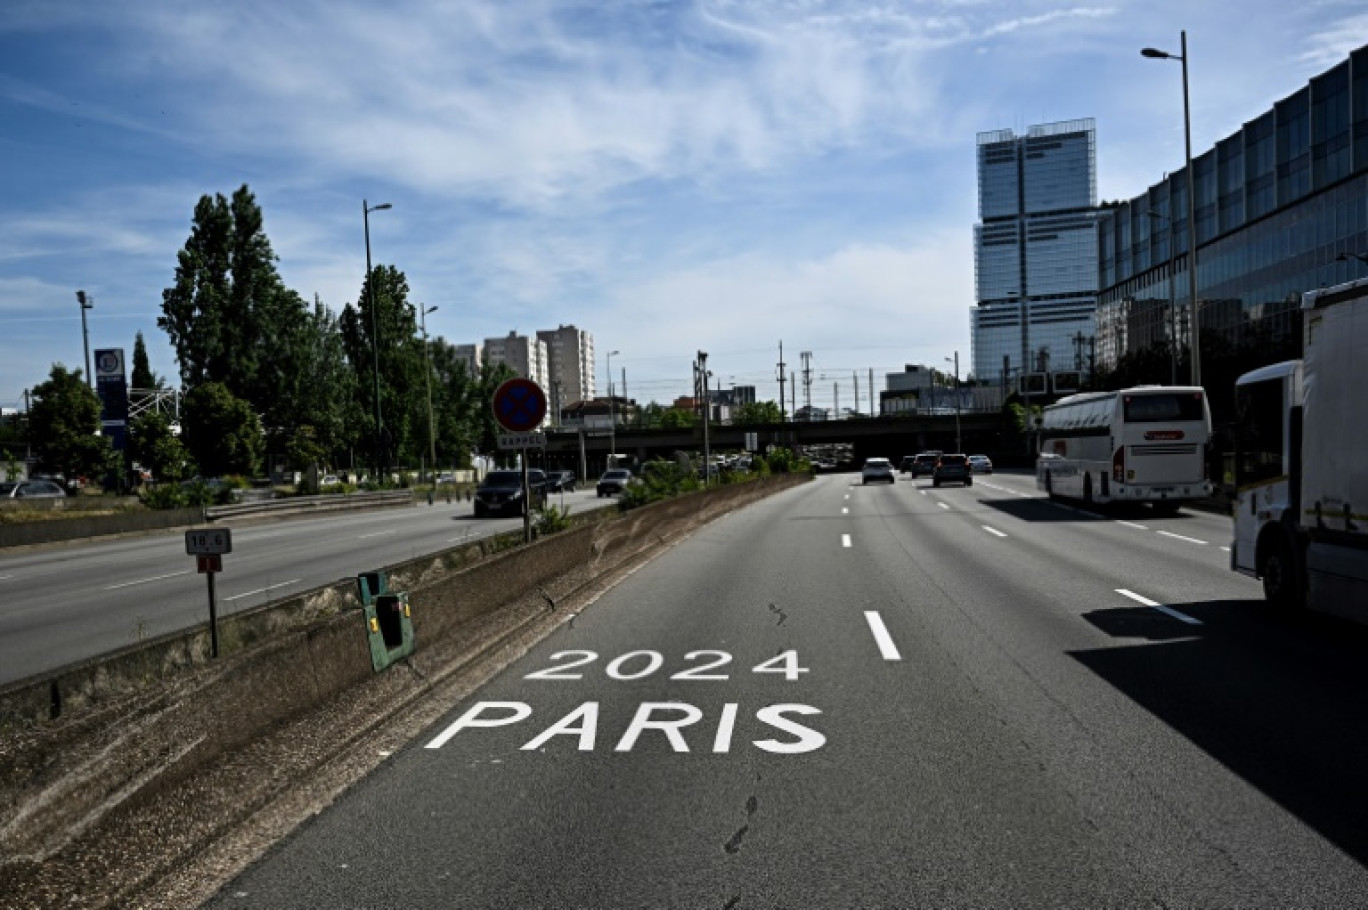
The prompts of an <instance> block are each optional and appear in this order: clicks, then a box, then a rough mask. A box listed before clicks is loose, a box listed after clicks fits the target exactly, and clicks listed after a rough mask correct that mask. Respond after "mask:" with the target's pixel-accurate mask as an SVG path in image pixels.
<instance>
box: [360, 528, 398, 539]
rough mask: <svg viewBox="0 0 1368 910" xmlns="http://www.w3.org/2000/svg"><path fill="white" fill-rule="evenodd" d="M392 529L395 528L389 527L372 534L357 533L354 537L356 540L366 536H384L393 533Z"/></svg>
mask: <svg viewBox="0 0 1368 910" xmlns="http://www.w3.org/2000/svg"><path fill="white" fill-rule="evenodd" d="M394 530H395V529H393V528H391V529H390V530H388V531H376V532H375V533H374V534H359V535H357V538H356V539H357V540H365V539H366V538H368V537H384V536H385V535H387V534H393V533H394Z"/></svg>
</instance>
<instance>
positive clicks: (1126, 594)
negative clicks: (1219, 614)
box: [1116, 588, 1202, 626]
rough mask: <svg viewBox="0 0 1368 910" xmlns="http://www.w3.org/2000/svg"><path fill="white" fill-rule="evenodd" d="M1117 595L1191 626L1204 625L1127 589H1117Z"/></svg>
mask: <svg viewBox="0 0 1368 910" xmlns="http://www.w3.org/2000/svg"><path fill="white" fill-rule="evenodd" d="M1116 593H1117V594H1120V595H1121V596H1123V597H1129V598H1130V599H1131V600H1133V601H1135V602H1136V603H1140V604H1144V605H1145V606H1147V607H1152V608H1153V609H1155V610H1158V611H1159V612H1160V613H1164V614H1166V615H1168V616H1172V617H1173V618H1174V619H1176V620H1178V621H1179V622H1185V623H1187V624H1188V625H1190V626H1200V625H1201V624H1202V621H1201V620H1200V619H1193V618H1192V617H1191V616H1188V615H1187V614H1186V613H1180V612H1178V611H1177V610H1175V609H1173V608H1172V607H1166V606H1164V605H1163V604H1161V603H1158V602H1157V601H1153V600H1150V599H1149V598H1148V597H1141V596H1140V595H1139V594H1136V593H1135V592H1134V591H1127V590H1126V589H1125V588H1117V589H1116Z"/></svg>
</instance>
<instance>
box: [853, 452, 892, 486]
mask: <svg viewBox="0 0 1368 910" xmlns="http://www.w3.org/2000/svg"><path fill="white" fill-rule="evenodd" d="M883 480H886V481H888V482H889V483H894V482H896V480H897V478H896V477H894V476H893V463H892V462H890V461H889V460H888V459H887V458H866V459H865V463H864V467H862V468H860V483H862V484H865V483H877V482H879V481H883Z"/></svg>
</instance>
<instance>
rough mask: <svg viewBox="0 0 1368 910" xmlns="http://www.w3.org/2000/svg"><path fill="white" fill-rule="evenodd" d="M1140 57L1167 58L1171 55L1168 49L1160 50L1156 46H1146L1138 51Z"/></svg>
mask: <svg viewBox="0 0 1368 910" xmlns="http://www.w3.org/2000/svg"><path fill="white" fill-rule="evenodd" d="M1140 56H1141V57H1149V58H1150V59H1152V60H1168V59H1169V58H1170V57H1173V55H1172V54H1170V53H1169V52H1168V51H1161V50H1159V49H1158V48H1157V47H1146V48H1143V49H1141V51H1140Z"/></svg>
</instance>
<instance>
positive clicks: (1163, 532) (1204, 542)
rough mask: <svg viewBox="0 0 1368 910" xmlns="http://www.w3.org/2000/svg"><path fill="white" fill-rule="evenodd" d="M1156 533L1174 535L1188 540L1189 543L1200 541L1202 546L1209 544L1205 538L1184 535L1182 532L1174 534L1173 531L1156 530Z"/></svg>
mask: <svg viewBox="0 0 1368 910" xmlns="http://www.w3.org/2000/svg"><path fill="white" fill-rule="evenodd" d="M1155 533H1156V534H1162V535H1164V536H1165V537H1172V538H1173V539H1174V540H1182V541H1186V542H1187V543H1199V544H1201V545H1202V546H1206V545H1207V542H1206V541H1205V540H1198V539H1197V538H1195V537H1184V536H1183V535H1182V534H1174V533H1173V532H1172V531H1156V532H1155Z"/></svg>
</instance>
